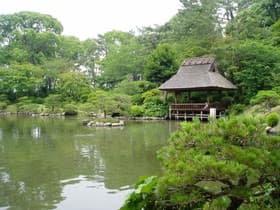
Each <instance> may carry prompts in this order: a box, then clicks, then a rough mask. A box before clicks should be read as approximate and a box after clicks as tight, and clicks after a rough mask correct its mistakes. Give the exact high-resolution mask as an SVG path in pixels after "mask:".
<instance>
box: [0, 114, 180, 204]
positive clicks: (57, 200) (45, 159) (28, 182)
mask: <svg viewBox="0 0 280 210" xmlns="http://www.w3.org/2000/svg"><path fill="white" fill-rule="evenodd" d="M177 128H178V122H170V121H161V122H127V123H126V125H125V127H123V128H88V127H84V126H82V125H81V119H76V118H69V119H59V118H55V119H52V118H39V117H38V118H24V117H1V118H0V210H4V209H5V210H6V209H24V210H27V209H28V210H33V209H34V210H38V209H67V210H72V209H73V210H76V209H83V210H84V209H99V210H102V209H104V210H116V209H118V208H119V207H120V206H121V205H122V204H123V202H124V200H125V198H126V197H127V195H128V194H129V193H130V192H131V189H132V188H133V185H134V184H135V182H136V181H137V180H138V178H139V177H141V176H144V175H148V176H150V175H160V173H161V168H160V164H159V161H158V160H157V158H156V151H157V150H158V149H159V148H160V147H162V146H163V145H165V144H166V142H167V139H168V138H169V136H170V134H171V132H173V131H174V130H175V129H177Z"/></svg>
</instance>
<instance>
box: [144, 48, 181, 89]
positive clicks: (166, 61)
mask: <svg viewBox="0 0 280 210" xmlns="http://www.w3.org/2000/svg"><path fill="white" fill-rule="evenodd" d="M177 67H178V65H177V63H176V59H175V52H174V50H173V48H172V46H171V45H169V44H161V45H158V47H157V48H156V49H155V50H154V51H153V52H152V53H151V54H150V55H149V57H148V59H147V63H146V66H145V79H146V80H148V81H150V82H155V83H157V84H161V83H163V82H164V81H166V80H167V79H169V77H170V76H171V75H172V74H174V73H175V72H176V70H177Z"/></svg>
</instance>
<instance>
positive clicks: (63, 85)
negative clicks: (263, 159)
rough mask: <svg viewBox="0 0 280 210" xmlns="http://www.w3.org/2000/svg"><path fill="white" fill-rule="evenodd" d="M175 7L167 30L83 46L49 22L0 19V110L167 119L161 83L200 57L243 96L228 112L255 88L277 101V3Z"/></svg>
mask: <svg viewBox="0 0 280 210" xmlns="http://www.w3.org/2000/svg"><path fill="white" fill-rule="evenodd" d="M180 2H181V4H182V7H181V9H180V10H179V11H178V13H177V14H176V15H175V16H174V17H172V18H171V19H170V20H169V21H168V22H167V23H166V24H164V25H160V26H155V27H144V28H139V30H138V31H137V32H122V31H110V32H107V33H105V34H100V35H98V37H97V38H89V39H87V40H84V41H81V40H79V39H78V38H76V37H71V36H64V35H62V32H63V26H62V24H61V23H60V22H59V21H58V20H56V19H55V18H53V17H51V16H49V15H46V14H39V13H35V12H19V13H15V14H7V15H0V43H1V45H0V81H1V82H0V99H1V100H0V110H7V111H11V112H13V111H31V112H34V113H41V112H67V113H74V114H75V113H77V112H79V113H88V112H93V111H94V112H100V111H101V112H104V113H107V114H113V113H117V114H120V115H132V116H143V115H145V116H165V115H166V111H167V110H166V104H165V103H164V102H163V101H162V96H161V92H160V91H159V90H158V89H157V87H158V85H159V84H161V83H162V82H163V81H165V80H166V79H168V78H169V77H170V76H171V75H172V74H174V73H175V72H176V71H177V69H178V67H179V65H180V64H181V63H182V61H183V60H184V59H185V58H190V57H198V56H213V57H215V58H216V62H217V65H218V69H219V71H220V72H221V73H222V74H223V75H225V76H226V77H227V78H228V79H229V80H231V81H232V82H233V83H234V84H235V85H236V86H237V87H238V88H239V91H237V92H236V93H230V94H226V93H223V96H222V100H221V101H223V102H224V103H225V104H227V105H235V106H236V104H249V103H250V101H251V99H252V98H253V97H254V96H255V95H256V94H257V93H258V91H260V90H270V91H273V93H276V95H279V94H280V87H279V86H280V85H279V84H280V61H279V57H280V50H279V44H280V21H279V16H280V5H279V2H278V1H277V0H261V1H260V0H258V1H257V0H250V1H248V0H246V1H245V0H214V1H206V0H180ZM91 27H94V26H91ZM270 93H271V92H270ZM270 93H269V94H270ZM198 94H203V93H198ZM194 98H200V97H199V95H198V96H197V97H194ZM213 98H214V99H213V100H215V96H213ZM219 98H221V96H219ZM171 100H172V96H170V99H169V101H171ZM194 100H195V99H194ZM236 107H237V109H241V106H240V105H239V106H236Z"/></svg>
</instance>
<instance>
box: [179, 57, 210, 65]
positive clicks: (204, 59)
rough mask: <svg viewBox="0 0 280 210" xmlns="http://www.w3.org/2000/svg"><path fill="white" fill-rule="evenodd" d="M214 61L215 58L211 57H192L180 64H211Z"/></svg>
mask: <svg viewBox="0 0 280 210" xmlns="http://www.w3.org/2000/svg"><path fill="white" fill-rule="evenodd" d="M214 62H215V58H213V57H194V58H187V59H185V60H184V62H183V64H182V66H193V65H205V64H213V63H214Z"/></svg>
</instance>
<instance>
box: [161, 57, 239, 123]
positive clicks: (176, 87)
mask: <svg viewBox="0 0 280 210" xmlns="http://www.w3.org/2000/svg"><path fill="white" fill-rule="evenodd" d="M159 89H160V90H162V91H165V92H166V94H167V93H168V92H173V93H175V103H174V104H171V105H170V107H169V119H180V118H183V119H185V120H186V119H188V118H193V117H199V118H201V119H208V117H209V115H211V113H212V114H213V116H214V117H219V116H221V115H223V114H224V113H225V108H224V107H222V106H220V105H217V104H216V105H214V104H211V103H210V101H209V97H208V98H207V100H205V101H207V102H204V103H184V104H181V103H180V104H178V103H177V95H178V93H181V92H189V98H190V93H191V92H192V91H207V92H208V91H223V90H236V89H237V88H236V86H235V85H233V84H232V83H231V82H230V81H228V80H227V79H226V78H224V77H223V76H222V75H221V74H220V73H219V72H218V69H217V67H216V65H215V59H214V58H212V57H197V58H190V59H186V60H185V61H184V62H183V64H182V65H181V67H180V68H179V70H178V72H177V73H176V74H175V75H173V76H172V77H171V78H170V79H169V80H167V81H166V82H164V83H163V84H162V85H161V86H160V87H159Z"/></svg>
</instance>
